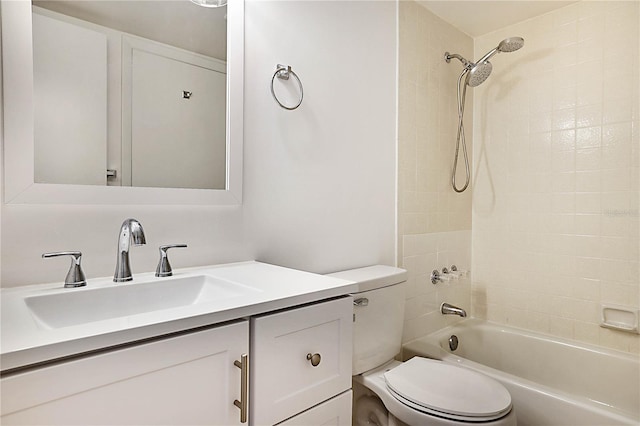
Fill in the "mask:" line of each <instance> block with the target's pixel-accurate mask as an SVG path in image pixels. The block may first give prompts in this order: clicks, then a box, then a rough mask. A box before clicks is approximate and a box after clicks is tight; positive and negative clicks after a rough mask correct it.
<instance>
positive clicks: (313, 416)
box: [278, 391, 352, 426]
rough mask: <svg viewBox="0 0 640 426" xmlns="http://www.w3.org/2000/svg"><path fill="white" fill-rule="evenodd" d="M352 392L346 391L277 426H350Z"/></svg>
mask: <svg viewBox="0 0 640 426" xmlns="http://www.w3.org/2000/svg"><path fill="white" fill-rule="evenodd" d="M351 407H352V392H351V391H347V392H345V393H343V394H340V395H338V396H336V397H334V398H331V399H330V400H329V401H326V402H323V403H322V404H320V405H317V406H315V407H313V408H311V409H309V410H307V411H305V412H303V413H300V414H298V415H297V416H295V417H292V418H290V419H289V420H285V421H284V422H282V423H278V426H310V425H322V426H351Z"/></svg>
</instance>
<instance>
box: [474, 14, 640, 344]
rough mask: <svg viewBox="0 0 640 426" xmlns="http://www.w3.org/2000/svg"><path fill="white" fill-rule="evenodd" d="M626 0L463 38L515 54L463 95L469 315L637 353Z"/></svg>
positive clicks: (632, 24) (630, 22) (634, 93)
mask: <svg viewBox="0 0 640 426" xmlns="http://www.w3.org/2000/svg"><path fill="white" fill-rule="evenodd" d="M639 7H640V3H638V2H606V1H582V2H579V3H575V4H572V5H570V6H567V7H565V8H562V9H559V10H557V11H555V12H553V13H549V14H546V15H543V16H540V17H537V18H534V19H531V20H528V21H525V22H523V23H520V24H517V25H513V26H510V27H508V28H505V29H503V30H500V31H497V32H494V33H491V34H487V35H484V36H482V37H479V38H477V39H476V40H475V43H476V45H475V55H474V56H475V57H479V56H481V55H482V54H484V53H485V52H486V51H488V50H490V49H491V48H493V47H495V46H496V45H497V43H498V42H499V41H500V40H502V39H503V38H506V37H510V36H522V37H524V38H525V46H524V48H522V49H521V50H519V51H516V52H513V53H505V54H499V55H498V56H496V57H494V58H493V59H492V62H493V65H494V72H493V74H492V75H491V77H490V78H489V79H488V80H487V82H486V83H484V84H483V85H481V86H479V87H477V88H476V89H475V104H474V118H475V122H474V135H473V136H474V179H475V182H474V189H473V248H472V253H473V272H474V273H473V283H472V298H473V315H474V316H475V317H480V318H488V319H489V320H492V321H497V322H500V323H505V324H512V325H515V326H518V327H523V328H527V329H532V330H537V331H542V332H545V333H551V334H553V335H556V336H562V337H567V338H571V339H577V340H580V341H584V342H588V343H594V344H598V345H602V346H606V347H610V348H614V349H619V350H623V351H629V352H633V353H638V352H639V350H640V336H638V335H634V334H630V333H625V332H620V331H613V330H609V329H605V328H601V327H600V326H599V321H600V304H601V303H611V304H616V305H623V306H628V307H630V308H632V309H638V308H639V307H640V276H639V266H638V259H639V246H640V239H639V226H638V223H639V221H640V217H639V213H638V196H639V192H640V187H639V173H638V164H639V161H638V158H639V155H640V149H639V145H640V144H639V136H638V135H639V133H640V129H639V127H640V126H639V118H638V117H639V111H638V110H639V109H640V107H639V105H640V99H639V81H640V75H639V69H638V51H639V46H638V43H639V40H640V33H639V28H638V23H639V22H640V19H639V14H638V9H639Z"/></svg>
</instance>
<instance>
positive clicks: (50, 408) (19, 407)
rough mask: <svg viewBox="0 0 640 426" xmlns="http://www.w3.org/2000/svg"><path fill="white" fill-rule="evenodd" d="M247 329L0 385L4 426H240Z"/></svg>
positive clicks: (131, 350)
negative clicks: (237, 403) (240, 365)
mask: <svg viewBox="0 0 640 426" xmlns="http://www.w3.org/2000/svg"><path fill="white" fill-rule="evenodd" d="M248 350H249V323H248V321H241V322H237V323H233V324H230V325H224V326H219V327H215V328H209V329H205V330H202V331H197V332H192V333H188V334H182V335H178V336H175V337H168V338H165V339H162V340H156V341H152V342H149V343H143V344H138V345H135V346H129V347H126V348H123V349H118V350H113V351H109V352H105V353H101V354H96V355H91V356H87V357H82V358H78V359H74V360H69V361H65V362H60V363H57V364H52V365H50V366H47V367H43V368H37V369H33V370H29V371H26V372H24V373H18V374H15V375H10V376H8V377H5V378H3V379H2V381H1V384H2V389H1V390H2V418H1V423H2V424H3V425H26V424H30V425H36V424H38V425H41V424H48V425H49V424H50V425H124V424H129V425H161V424H172V425H239V424H240V410H239V408H238V407H236V406H235V405H234V400H240V399H241V398H240V392H241V371H240V369H239V368H238V367H236V366H235V365H234V361H236V360H240V357H241V355H242V354H247V353H248Z"/></svg>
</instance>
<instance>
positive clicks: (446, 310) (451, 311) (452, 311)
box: [440, 303, 467, 318]
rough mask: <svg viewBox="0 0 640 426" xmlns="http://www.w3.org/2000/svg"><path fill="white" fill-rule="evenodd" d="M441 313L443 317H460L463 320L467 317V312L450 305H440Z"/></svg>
mask: <svg viewBox="0 0 640 426" xmlns="http://www.w3.org/2000/svg"><path fill="white" fill-rule="evenodd" d="M440 313H441V314H442V315H459V316H461V317H462V318H465V317H466V316H467V312H466V311H465V310H464V309H462V308H458V307H457V306H453V305H450V304H448V303H443V304H442V305H440Z"/></svg>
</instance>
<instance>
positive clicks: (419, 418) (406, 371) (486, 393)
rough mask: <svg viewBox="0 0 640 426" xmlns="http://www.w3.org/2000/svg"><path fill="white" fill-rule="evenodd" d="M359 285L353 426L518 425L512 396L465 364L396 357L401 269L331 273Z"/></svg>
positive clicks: (401, 312) (402, 280)
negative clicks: (405, 359) (356, 388)
mask: <svg viewBox="0 0 640 426" xmlns="http://www.w3.org/2000/svg"><path fill="white" fill-rule="evenodd" d="M331 275H332V276H334V277H338V278H343V279H347V280H351V281H355V282H356V283H358V292H356V293H354V294H353V295H352V296H353V298H354V310H353V313H354V315H353V319H354V323H353V338H354V339H353V366H352V369H353V374H354V376H353V382H354V389H355V387H356V386H361V387H363V388H364V389H365V392H364V393H363V394H362V393H361V396H357V393H356V397H355V398H354V424H355V425H358V426H361V425H362V426H364V425H367V426H368V425H376V426H403V425H409V426H431V425H433V426H456V425H459V426H462V425H466V426H470V425H474V424H477V425H486V426H515V425H516V424H517V422H516V414H515V410H514V409H513V407H512V404H511V395H509V392H508V391H507V389H506V388H505V387H504V386H502V384H500V383H499V382H497V381H495V380H493V379H491V378H490V377H487V376H484V375H482V374H480V373H477V372H475V371H471V370H468V369H465V368H464V367H460V366H456V365H452V364H447V363H443V362H441V361H438V360H433V359H427V358H422V357H414V358H412V359H410V360H408V361H406V362H400V361H396V360H394V357H395V356H396V355H397V354H398V353H399V352H400V349H401V343H402V342H401V339H402V327H403V324H404V302H405V292H404V285H405V281H406V271H404V270H403V269H399V268H393V267H389V266H381V265H377V266H371V267H367V268H359V269H353V270H349V271H343V272H338V273H335V274H331Z"/></svg>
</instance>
